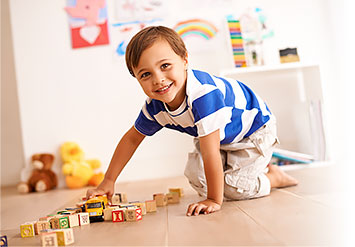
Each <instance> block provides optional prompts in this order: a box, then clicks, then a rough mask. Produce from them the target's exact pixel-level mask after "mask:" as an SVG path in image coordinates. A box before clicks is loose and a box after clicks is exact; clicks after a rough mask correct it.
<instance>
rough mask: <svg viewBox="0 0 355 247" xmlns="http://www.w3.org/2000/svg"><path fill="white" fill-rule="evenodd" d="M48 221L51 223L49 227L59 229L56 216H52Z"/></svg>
mask: <svg viewBox="0 0 355 247" xmlns="http://www.w3.org/2000/svg"><path fill="white" fill-rule="evenodd" d="M49 222H50V224H51V229H60V225H59V219H58V218H57V217H52V218H51V219H50V220H49Z"/></svg>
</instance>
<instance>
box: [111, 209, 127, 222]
mask: <svg viewBox="0 0 355 247" xmlns="http://www.w3.org/2000/svg"><path fill="white" fill-rule="evenodd" d="M125 211H126V210H125V209H115V210H113V211H112V213H111V215H112V221H113V222H123V221H125Z"/></svg>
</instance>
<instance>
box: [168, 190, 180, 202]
mask: <svg viewBox="0 0 355 247" xmlns="http://www.w3.org/2000/svg"><path fill="white" fill-rule="evenodd" d="M166 198H167V200H168V204H176V203H179V202H180V197H179V193H177V192H172V193H168V194H166Z"/></svg>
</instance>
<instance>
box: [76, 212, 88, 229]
mask: <svg viewBox="0 0 355 247" xmlns="http://www.w3.org/2000/svg"><path fill="white" fill-rule="evenodd" d="M78 218H79V225H80V226H83V225H89V224H90V218H89V213H78Z"/></svg>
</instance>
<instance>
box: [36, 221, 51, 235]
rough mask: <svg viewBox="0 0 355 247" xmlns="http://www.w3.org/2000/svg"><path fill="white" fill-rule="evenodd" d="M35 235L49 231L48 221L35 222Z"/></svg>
mask: <svg viewBox="0 0 355 247" xmlns="http://www.w3.org/2000/svg"><path fill="white" fill-rule="evenodd" d="M34 226H35V233H36V234H37V235H39V234H40V233H41V231H43V230H48V229H51V225H50V223H49V222H48V221H44V220H43V221H37V222H36V223H35V224H34Z"/></svg>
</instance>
